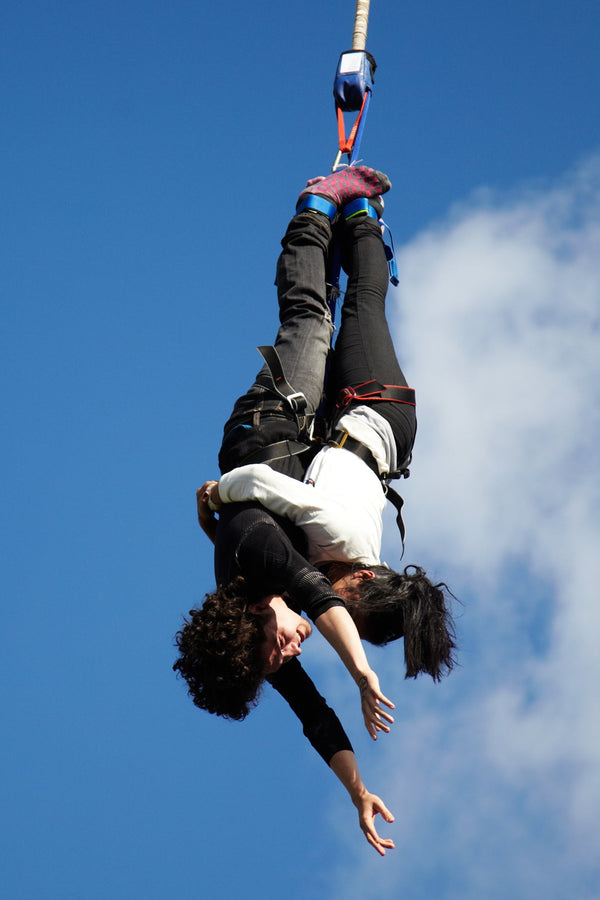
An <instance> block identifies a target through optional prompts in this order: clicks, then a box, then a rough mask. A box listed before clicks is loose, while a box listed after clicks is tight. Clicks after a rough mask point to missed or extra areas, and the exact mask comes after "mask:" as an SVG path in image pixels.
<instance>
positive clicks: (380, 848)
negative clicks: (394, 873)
mask: <svg viewBox="0 0 600 900" xmlns="http://www.w3.org/2000/svg"><path fill="white" fill-rule="evenodd" d="M378 812H380V813H381V814H382V816H383V817H384V819H385V820H386V821H387V822H393V821H394V817H393V815H392V814H391V812H390V811H389V810H388V809H387V808H386V806H385V804H384V803H383V801H382V800H380V799H379V797H373V811H372V812H371V814H370V817H369V818H366V817H365V818H364V819H363V820H362V821H361V827H362V830H363V832H364V835H365V837H366V839H367V841H368V842H369V844H370V845H371V847H374V848H375V850H377V852H378V853H379V855H380V856H385V852H386V850H394V848H395V844H394V842H393V840H392V839H391V838H381V837H379V835H378V834H377V829H376V828H375V822H374V819H375V815H376V814H377V813H378Z"/></svg>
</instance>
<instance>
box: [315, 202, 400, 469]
mask: <svg viewBox="0 0 600 900" xmlns="http://www.w3.org/2000/svg"><path fill="white" fill-rule="evenodd" d="M342 261H343V265H344V269H345V271H346V272H347V274H348V286H347V290H346V296H345V298H344V303H343V306H342V324H341V328H340V333H339V335H338V338H337V340H336V342H335V350H334V354H333V366H332V369H331V371H330V376H329V382H328V386H327V391H328V394H329V397H330V400H335V398H336V397H337V395H338V393H339V391H340V390H341V389H342V388H345V387H351V386H352V387H355V386H356V385H359V384H362V383H363V382H365V381H373V380H374V381H378V382H380V383H381V384H395V385H402V386H407V382H406V379H405V377H404V374H403V372H402V369H401V368H400V365H399V363H398V359H397V357H396V351H395V349H394V344H393V342H392V338H391V335H390V331H389V327H388V323H387V320H386V317H385V295H386V293H387V286H388V278H389V273H388V265H387V260H386V257H385V250H384V246H383V241H382V237H381V228H380V226H379V225H378V223H377V222H376V221H375V220H374V219H371V218H368V217H366V216H363V217H361V218H358V219H351V220H350V222H349V223H346V225H345V226H344V232H343V255H342ZM359 402H360V401H353V403H352V404H351V405H350V408H351V406H352V405H357V404H358V403H359ZM371 407H372V409H373V410H375V412H377V413H379V415H381V416H382V417H383V418H384V419H386V420H387V421H388V422H389V424H390V425H391V428H392V431H393V433H394V437H395V439H396V447H397V453H398V463H399V464H401V463H402V462H404V460H405V459H406V458H407V457H408V456H409V455H410V451H411V449H412V445H413V443H414V439H415V434H416V430H417V420H416V415H415V408H414V407H413V406H409V405H408V404H405V403H396V402H393V401H387V400H385V401H376V402H373V403H371ZM345 411H346V410H345V409H341V410H337V411H336V413H335V414H334V416H333V418H334V421H336V420H337V419H339V418H340V417H341V416H342V415H343V414H344V412H345Z"/></svg>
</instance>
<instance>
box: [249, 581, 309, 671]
mask: <svg viewBox="0 0 600 900" xmlns="http://www.w3.org/2000/svg"><path fill="white" fill-rule="evenodd" d="M250 611H251V612H254V613H257V614H259V615H260V616H262V618H263V623H264V625H263V627H264V632H265V642H264V644H263V647H262V652H263V659H264V662H265V675H272V674H273V673H274V672H276V671H277V670H278V669H279V668H280V666H282V665H283V663H285V662H288V661H289V660H290V659H292V657H294V656H300V654H301V653H302V650H301V649H300V648H301V644H302V643H303V641H305V640H306V638H307V637H310V635H311V632H312V627H311V624H310V622H308V621H307V620H306V619H304V618H302V616H299V615H298V614H297V613H295V612H294V611H293V610H292V609H290V608H289V606H288V605H287V603H286V602H285V600H284V599H283V597H280V596H278V595H277V594H274V595H273V594H271V595H270V596H268V597H265V598H264V599H263V600H261V601H260V602H259V603H253V604H252V606H250Z"/></svg>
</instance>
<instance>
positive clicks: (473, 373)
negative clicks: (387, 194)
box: [336, 157, 600, 900]
mask: <svg viewBox="0 0 600 900" xmlns="http://www.w3.org/2000/svg"><path fill="white" fill-rule="evenodd" d="M599 259H600V157H598V158H593V159H591V160H589V161H588V162H586V163H585V164H584V165H582V166H580V167H579V168H578V169H577V170H576V171H574V172H572V173H570V174H569V175H568V176H566V177H565V178H564V179H562V180H561V181H560V182H558V183H555V184H552V185H537V186H535V187H533V188H532V187H526V188H523V189H520V190H516V191H514V192H513V193H512V194H511V195H510V196H496V195H494V194H492V193H491V192H488V191H481V192H479V193H478V194H477V195H475V196H474V197H473V198H471V199H470V200H469V201H468V202H466V203H464V204H462V205H461V206H458V207H457V208H456V209H454V210H452V211H451V213H450V214H449V216H448V219H447V221H445V222H442V223H439V224H438V225H436V226H435V227H432V228H431V229H430V230H428V231H427V232H425V233H423V234H421V235H419V236H417V237H416V238H415V239H414V240H413V241H412V242H411V243H410V244H409V245H408V246H407V247H405V248H404V249H403V251H402V253H401V255H400V260H399V263H400V270H401V285H400V288H399V290H398V292H397V294H395V295H394V296H393V297H392V298H391V303H390V318H391V322H392V327H393V331H394V332H395V335H396V343H397V346H398V349H399V355H400V357H401V361H402V363H403V365H404V366H405V369H406V373H407V376H408V379H409V382H410V383H411V384H413V385H414V386H415V387H416V388H417V397H418V404H419V406H418V409H419V435H418V439H417V448H416V452H415V461H414V463H413V466H412V472H413V475H412V477H411V479H410V480H409V482H407V483H406V486H405V491H404V493H405V496H406V502H407V513H406V518H407V521H408V527H409V542H408V546H407V554H406V558H405V561H412V560H418V561H426V564H427V566H428V567H429V568H432V569H433V571H435V573H436V575H439V576H440V577H442V578H446V579H447V580H448V582H449V583H450V584H451V586H452V588H453V589H454V590H455V591H456V593H457V594H458V595H459V596H462V597H464V599H465V601H466V604H465V609H464V611H463V613H462V614H461V619H460V620H459V637H460V643H461V645H462V648H463V654H462V660H461V661H462V664H463V668H462V669H461V670H459V671H458V673H456V674H453V675H452V676H451V678H450V679H449V680H448V681H447V682H445V683H444V685H443V686H442V687H438V688H430V687H428V686H425V685H421V684H420V682H418V683H416V684H413V682H407V683H406V684H405V685H404V684H403V685H402V686H399V687H398V690H397V691H396V695H397V696H399V697H400V701H401V702H400V704H399V706H400V709H401V713H400V715H399V716H398V725H397V734H396V735H395V736H394V737H393V738H392V739H388V743H387V744H385V745H384V747H383V748H381V747H378V748H373V750H368V751H367V752H368V755H369V756H372V754H373V753H376V754H377V762H378V766H377V768H376V769H373V770H372V772H373V776H374V778H375V781H376V784H377V787H375V785H374V787H373V789H377V790H380V791H381V792H382V794H384V795H385V799H386V801H388V803H389V805H390V806H391V807H392V808H393V809H394V811H395V812H396V816H397V822H396V825H395V826H394V836H395V839H396V844H397V847H398V849H397V850H396V851H395V853H396V855H397V860H396V861H392V860H391V859H386V860H384V861H380V860H378V859H374V860H367V859H366V858H363V856H362V855H361V856H360V859H359V861H358V862H357V863H356V865H355V866H354V867H351V868H350V869H347V868H346V870H345V873H341V872H340V873H338V874H337V875H336V883H337V885H336V886H337V887H339V886H340V885H341V884H342V880H343V882H344V890H345V893H344V894H343V895H344V896H346V897H349V898H351V897H354V896H359V895H360V896H373V894H372V893H370V892H369V890H370V889H372V886H373V884H374V883H375V882H374V881H373V880H372V879H374V878H376V879H377V880H378V881H379V879H382V881H381V885H379V888H378V892H377V896H379V897H388V896H389V897H391V896H399V891H401V892H402V896H410V897H411V900H416V898H418V897H421V896H426V895H431V896H432V895H434V894H435V895H436V896H440V897H455V896H456V897H458V896H460V897H462V898H465V897H477V898H480V897H486V898H491V897H503V898H504V897H506V896H512V897H516V898H537V897H540V896H545V897H548V898H563V897H565V898H566V897H573V896H578V897H579V898H584V897H585V898H591V897H597V896H598V895H599V894H598V888H597V886H594V884H593V877H594V875H595V876H596V878H597V877H598V875H599V869H598V862H597V861H598V860H600V838H599V837H598V829H597V827H596V822H595V820H596V819H597V810H598V809H600V703H599V700H598V683H599V681H600V652H599V650H598V645H599V643H600V596H599V594H600V591H599V587H598V586H599V584H600V562H599V559H598V557H599V552H600V516H599V511H600V488H599V481H598V474H599V471H598V470H599V467H598V455H599V454H598V447H599V446H600V404H599V399H600V398H599V385H600V347H599V345H598V335H599V316H600V265H599ZM403 487H404V485H403ZM392 538H393V535H390V548H391V547H392ZM386 555H387V557H388V558H389V559H390V562H391V561H392V557H393V556H394V552H393V551H392V550H388V552H387V554H386ZM388 652H389V651H388ZM381 659H382V664H381V666H383V667H384V668H382V669H381V672H380V675H381V676H382V686H383V687H384V689H386V690H387V691H388V692H390V689H389V682H390V679H391V678H392V673H393V670H394V669H395V672H394V675H395V677H396V679H397V674H396V673H397V666H396V664H395V663H393V664H392V663H390V664H389V666H388V664H387V663H384V662H383V657H381ZM381 666H380V668H381ZM386 668H387V671H386ZM396 683H397V680H396ZM361 763H362V764H363V767H364V763H363V761H362V760H361ZM367 765H372V760H370V759H369V760H368V761H367ZM368 771H370V770H368ZM390 784H393V786H392V787H390ZM386 785H387V792H386ZM371 852H372V851H371ZM434 869H435V871H437V873H438V875H439V880H438V882H436V883H437V888H436V891H437V893H435V891H434V893H432V892H431V884H432V882H431V878H432V872H433V870H434ZM383 871H385V872H386V874H385V876H384V875H383V874H382V873H383ZM377 883H378V882H377ZM440 885H441V887H440ZM367 888H369V889H367ZM428 891H429V894H428ZM340 896H341V894H340Z"/></svg>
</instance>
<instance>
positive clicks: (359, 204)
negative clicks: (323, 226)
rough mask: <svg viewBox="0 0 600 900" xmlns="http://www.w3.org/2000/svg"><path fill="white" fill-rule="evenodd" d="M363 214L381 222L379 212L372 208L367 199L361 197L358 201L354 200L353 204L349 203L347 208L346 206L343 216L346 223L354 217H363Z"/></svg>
mask: <svg viewBox="0 0 600 900" xmlns="http://www.w3.org/2000/svg"><path fill="white" fill-rule="evenodd" d="M361 213H366V214H367V215H368V216H371V218H372V219H377V220H379V215H378V214H377V210H376V209H374V207H372V206H371V204H370V203H369V201H368V200H367V198H366V197H359V198H358V199H357V200H352V202H351V203H348V205H347V206H344V208H343V210H342V215H343V217H344V219H345V220H346V222H347V221H348V219H352V218H353V217H354V216H359V215H361Z"/></svg>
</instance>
